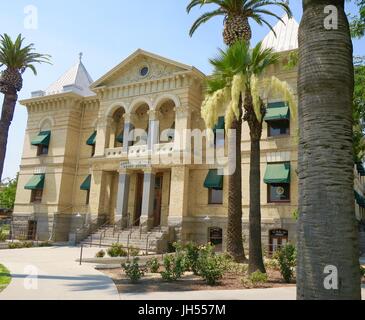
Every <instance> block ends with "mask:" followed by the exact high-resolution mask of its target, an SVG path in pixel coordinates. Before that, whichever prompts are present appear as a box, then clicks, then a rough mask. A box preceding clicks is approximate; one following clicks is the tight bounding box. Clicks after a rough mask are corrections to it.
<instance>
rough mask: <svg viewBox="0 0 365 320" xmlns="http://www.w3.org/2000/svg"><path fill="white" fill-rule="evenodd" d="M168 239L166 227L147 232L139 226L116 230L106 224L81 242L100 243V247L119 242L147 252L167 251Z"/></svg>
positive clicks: (85, 243) (88, 243)
mask: <svg viewBox="0 0 365 320" xmlns="http://www.w3.org/2000/svg"><path fill="white" fill-rule="evenodd" d="M168 241H169V228H168V227H157V228H154V229H152V230H150V231H148V232H147V231H145V232H141V229H140V228H139V227H132V228H129V229H124V230H116V229H115V228H114V227H113V226H106V227H102V228H100V229H98V230H97V231H96V232H94V233H92V234H90V235H89V236H88V237H87V238H86V239H84V240H83V241H81V243H82V244H84V245H85V246H87V245H94V246H98V245H101V246H102V247H108V246H111V245H112V244H113V243H119V244H121V245H123V246H124V247H128V246H130V247H134V248H139V249H140V250H141V251H146V249H147V250H148V252H153V253H164V252H166V251H167V246H168Z"/></svg>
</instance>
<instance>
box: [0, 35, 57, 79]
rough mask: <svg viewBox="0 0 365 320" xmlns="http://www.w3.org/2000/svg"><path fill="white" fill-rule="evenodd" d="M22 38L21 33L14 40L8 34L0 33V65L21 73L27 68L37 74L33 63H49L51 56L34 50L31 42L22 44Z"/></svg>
mask: <svg viewBox="0 0 365 320" xmlns="http://www.w3.org/2000/svg"><path fill="white" fill-rule="evenodd" d="M24 40H25V39H24V38H23V37H22V35H21V34H19V35H18V36H17V38H16V39H15V41H14V42H13V41H12V39H11V38H10V36H9V35H7V34H3V35H0V65H1V66H6V67H7V68H12V69H16V70H18V71H19V72H21V73H23V72H24V71H25V70H26V69H28V68H29V69H31V70H32V72H33V73H34V74H37V70H36V68H35V66H34V64H35V63H38V64H39V63H48V64H50V63H51V62H50V58H51V56H50V55H48V54H41V53H37V52H34V51H35V48H34V44H33V43H31V44H28V45H26V46H23V42H24Z"/></svg>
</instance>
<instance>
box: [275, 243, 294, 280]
mask: <svg viewBox="0 0 365 320" xmlns="http://www.w3.org/2000/svg"><path fill="white" fill-rule="evenodd" d="M296 255H297V254H296V248H295V246H293V245H292V244H287V245H286V246H284V247H282V248H281V249H279V250H278V251H277V252H276V253H275V255H274V257H275V259H276V260H277V261H278V263H279V266H280V273H281V275H282V277H283V278H284V280H285V282H286V283H290V282H291V281H292V279H293V276H294V269H295V266H296V260H297V257H296Z"/></svg>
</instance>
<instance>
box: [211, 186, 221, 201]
mask: <svg viewBox="0 0 365 320" xmlns="http://www.w3.org/2000/svg"><path fill="white" fill-rule="evenodd" d="M209 204H223V190H218V189H212V188H210V189H209Z"/></svg>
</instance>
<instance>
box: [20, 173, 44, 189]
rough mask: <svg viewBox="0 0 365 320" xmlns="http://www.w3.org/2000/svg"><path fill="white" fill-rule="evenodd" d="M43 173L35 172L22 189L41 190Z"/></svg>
mask: <svg viewBox="0 0 365 320" xmlns="http://www.w3.org/2000/svg"><path fill="white" fill-rule="evenodd" d="M44 180H45V175H44V174H36V175H34V176H33V177H32V179H30V180H29V182H28V183H27V184H26V185H25V187H24V189H26V190H43V188H44Z"/></svg>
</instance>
